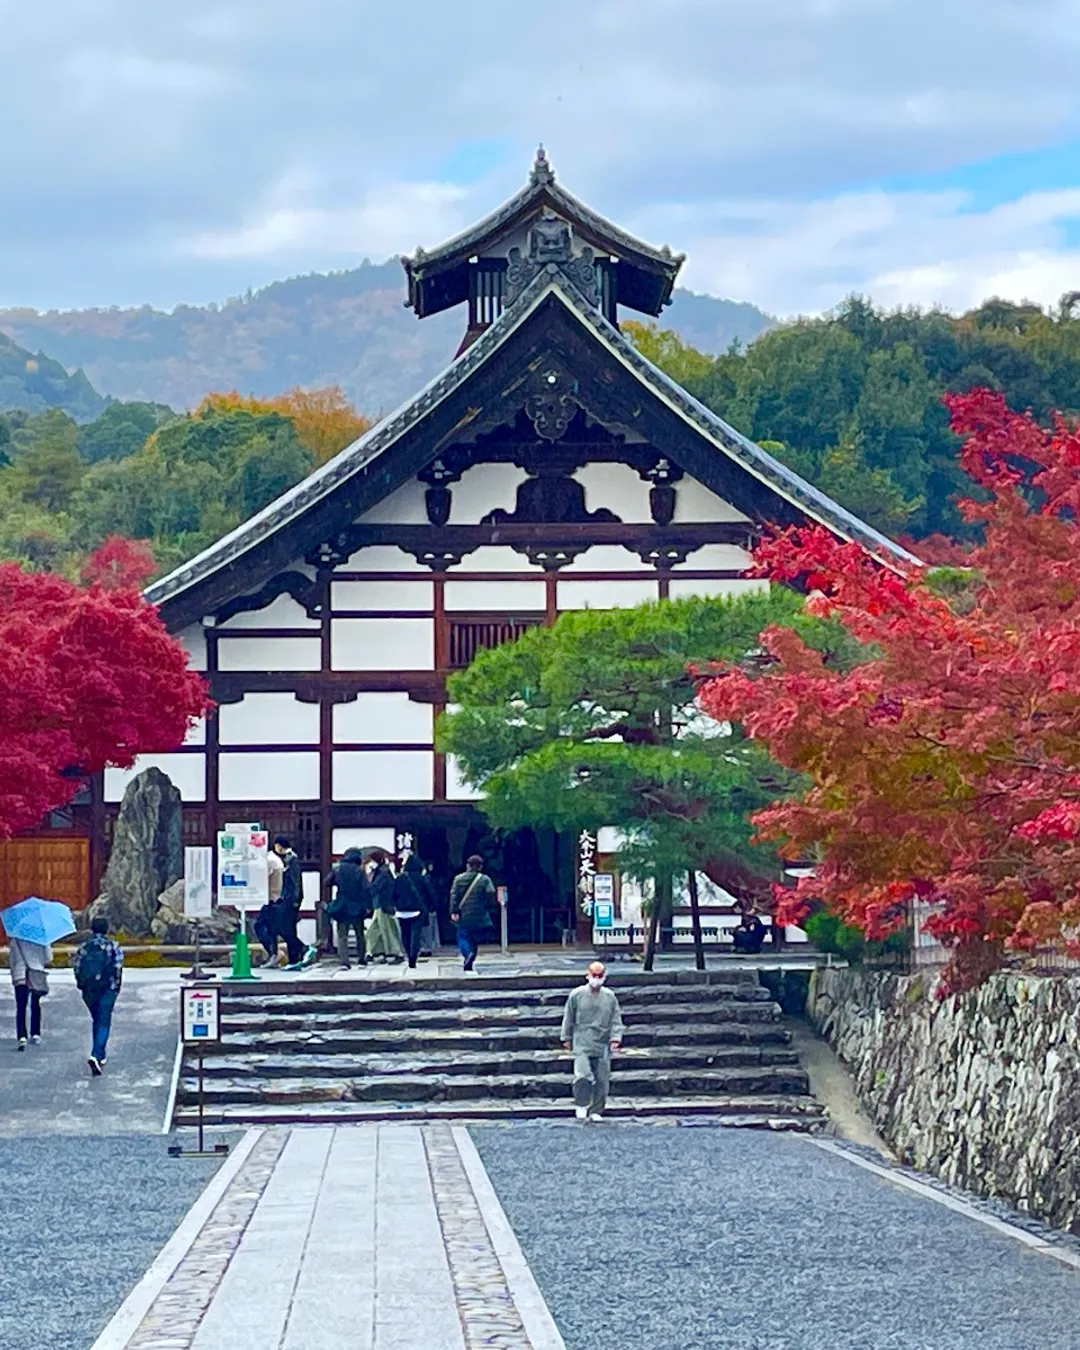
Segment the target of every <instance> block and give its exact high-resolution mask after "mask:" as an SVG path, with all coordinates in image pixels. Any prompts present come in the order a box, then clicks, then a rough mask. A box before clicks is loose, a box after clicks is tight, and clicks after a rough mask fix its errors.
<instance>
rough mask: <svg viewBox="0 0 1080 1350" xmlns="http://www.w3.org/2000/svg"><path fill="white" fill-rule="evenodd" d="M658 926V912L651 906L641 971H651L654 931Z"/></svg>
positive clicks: (653, 952)
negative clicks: (651, 910)
mask: <svg viewBox="0 0 1080 1350" xmlns="http://www.w3.org/2000/svg"><path fill="white" fill-rule="evenodd" d="M659 924H660V910H659V908H658V907H657V906H656V905H653V912H652V913H651V914H650V915H649V930H648V932H647V934H646V936H645V960H644V961H643V962H642V969H643V970H652V968H653V957H654V956H655V955H656V930H657V928H658V927H659Z"/></svg>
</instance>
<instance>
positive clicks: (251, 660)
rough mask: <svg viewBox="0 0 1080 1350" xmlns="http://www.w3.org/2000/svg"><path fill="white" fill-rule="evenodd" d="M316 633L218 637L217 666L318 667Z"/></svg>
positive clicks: (278, 668)
mask: <svg viewBox="0 0 1080 1350" xmlns="http://www.w3.org/2000/svg"><path fill="white" fill-rule="evenodd" d="M320 660H321V647H320V644H319V639H318V638H317V637H309V638H308V637H303V638H301V637H295V638H294V637H289V638H261V637H226V636H224V635H223V636H222V637H221V638H220V639H219V640H218V669H219V670H318V669H319V665H320Z"/></svg>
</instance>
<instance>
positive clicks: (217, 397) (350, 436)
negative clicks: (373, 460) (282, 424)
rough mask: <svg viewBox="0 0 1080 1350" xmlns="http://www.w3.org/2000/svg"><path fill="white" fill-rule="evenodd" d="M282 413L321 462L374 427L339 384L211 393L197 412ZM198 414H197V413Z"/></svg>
mask: <svg viewBox="0 0 1080 1350" xmlns="http://www.w3.org/2000/svg"><path fill="white" fill-rule="evenodd" d="M235 409H240V410H241V411H243V412H250V413H280V414H281V416H282V417H287V418H289V420H290V421H291V422H292V424H293V426H294V427H295V429H296V436H297V439H298V440H299V442H300V444H301V445H303V446H304V447H305V448H306V449H308V450H310V451H311V453H312V454H313V455H314V456H315V459H316V461H317V462H318V463H319V464H323V463H325V462H326V460H328V459H331V458H332V457H333V456H334V455H336V454H337V453H338V451H339V450H344V449H345V447H346V446H347V445H351V444H352V442H353V441H355V440H356V439H357V437H359V436H362V435H363V434H364V432H365V431H367V430H368V428H369V427H370V426H371V423H370V421H369V420H368V419H367V418H366V417H362V416H361V415H360V414H359V413H358V412H357V411H356V409H355V408H354V407H353V406H352V404H351V403H350V402H349V400H348V399H347V398H346V397H345V395H344V393H343V392H342V390H341V388H340V387H339V386H338V385H333V386H331V387H330V388H329V389H289V390H286V392H285V393H284V394H278V395H277V396H276V397H275V398H261V399H260V398H250V397H245V396H244V395H243V394H240V393H237V391H236V390H235V389H234V390H232V391H231V392H229V393H227V394H208V395H207V396H206V398H204V399H203V401H202V403H201V404H200V405H199V409H198V414H202V413H205V412H232V411H234V410H235ZM198 414H197V415H198Z"/></svg>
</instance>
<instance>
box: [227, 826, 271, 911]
mask: <svg viewBox="0 0 1080 1350" xmlns="http://www.w3.org/2000/svg"><path fill="white" fill-rule="evenodd" d="M268 846H269V838H268V836H267V833H266V831H265V830H263V829H261V828H260V827H259V826H258V825H226V827H225V829H223V830H222V831H220V833H219V834H218V904H219V905H232V906H234V907H235V908H236V909H245V910H246V909H256V908H259V907H261V906H262V905H265V904H266V902H267V900H268V899H269V893H270V892H269V868H268V864H267V861H266V854H267V849H268Z"/></svg>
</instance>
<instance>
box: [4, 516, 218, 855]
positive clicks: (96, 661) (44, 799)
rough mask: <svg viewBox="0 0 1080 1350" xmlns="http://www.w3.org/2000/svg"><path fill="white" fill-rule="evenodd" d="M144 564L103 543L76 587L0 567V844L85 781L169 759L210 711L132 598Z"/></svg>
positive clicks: (119, 546)
mask: <svg viewBox="0 0 1080 1350" xmlns="http://www.w3.org/2000/svg"><path fill="white" fill-rule="evenodd" d="M147 563H148V555H146V554H145V551H143V552H140V548H139V546H138V545H133V544H131V543H130V542H129V541H125V540H109V541H107V543H106V544H105V545H103V547H102V549H101V550H100V551H99V553H98V554H96V555H95V557H94V558H93V559H91V561H90V564H89V565H88V568H87V572H86V579H87V581H86V584H84V585H82V586H77V585H75V584H74V583H72V582H70V581H67V580H66V579H65V578H63V577H60V576H56V575H54V574H51V573H35V572H24V571H23V569H22V568H21V567H20V566H19V565H18V564H17V563H4V564H0V671H2V677H0V730H2V735H0V838H7V837H9V836H10V835H11V834H13V833H14V832H15V831H17V830H21V829H26V828H28V827H30V826H33V825H36V824H37V823H38V821H40V820H41V818H42V816H43V815H44V814H45V813H46V812H47V811H49V810H55V809H56V808H57V807H60V806H63V805H65V804H66V803H67V802H68V801H70V800H71V798H72V796H73V795H74V794H75V792H76V791H77V790H78V787H79V780H80V778H82V777H84V776H85V775H87V774H92V773H95V772H97V771H99V770H101V769H103V768H104V767H105V766H106V765H107V764H114V765H117V766H118V767H120V768H128V767H130V766H131V765H132V764H133V763H134V761H135V758H136V756H138V755H141V754H148V753H154V752H162V751H167V750H174V749H176V747H177V746H179V745H180V744H181V743H182V742H183V740H184V737H185V735H186V734H187V731H188V728H189V727H190V726H191V724H192V722H193V721H194V720H195V719H197V718H199V717H202V716H203V715H204V714H205V713H207V712H208V711H209V709H210V708H211V706H212V704H211V702H210V699H209V697H208V693H207V687H206V682H205V681H204V680H203V678H202V676H201V675H199V674H197V673H196V672H194V671H191V670H189V669H188V664H187V655H186V653H185V652H184V649H183V648H182V647H181V646H180V644H179V643H178V642H177V641H176V640H175V639H174V638H172V637H170V636H169V634H168V632H167V631H166V629H165V626H164V624H163V623H162V622H161V619H160V618H159V616H158V613H157V610H156V609H155V608H154V607H153V605H151V604H149V603H148V602H147V601H146V600H144V599H143V596H142V594H141V592H140V590H139V584H140V582H142V581H143V580H145V578H146V576H147V574H148V573H147ZM150 567H151V568H152V562H150Z"/></svg>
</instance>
